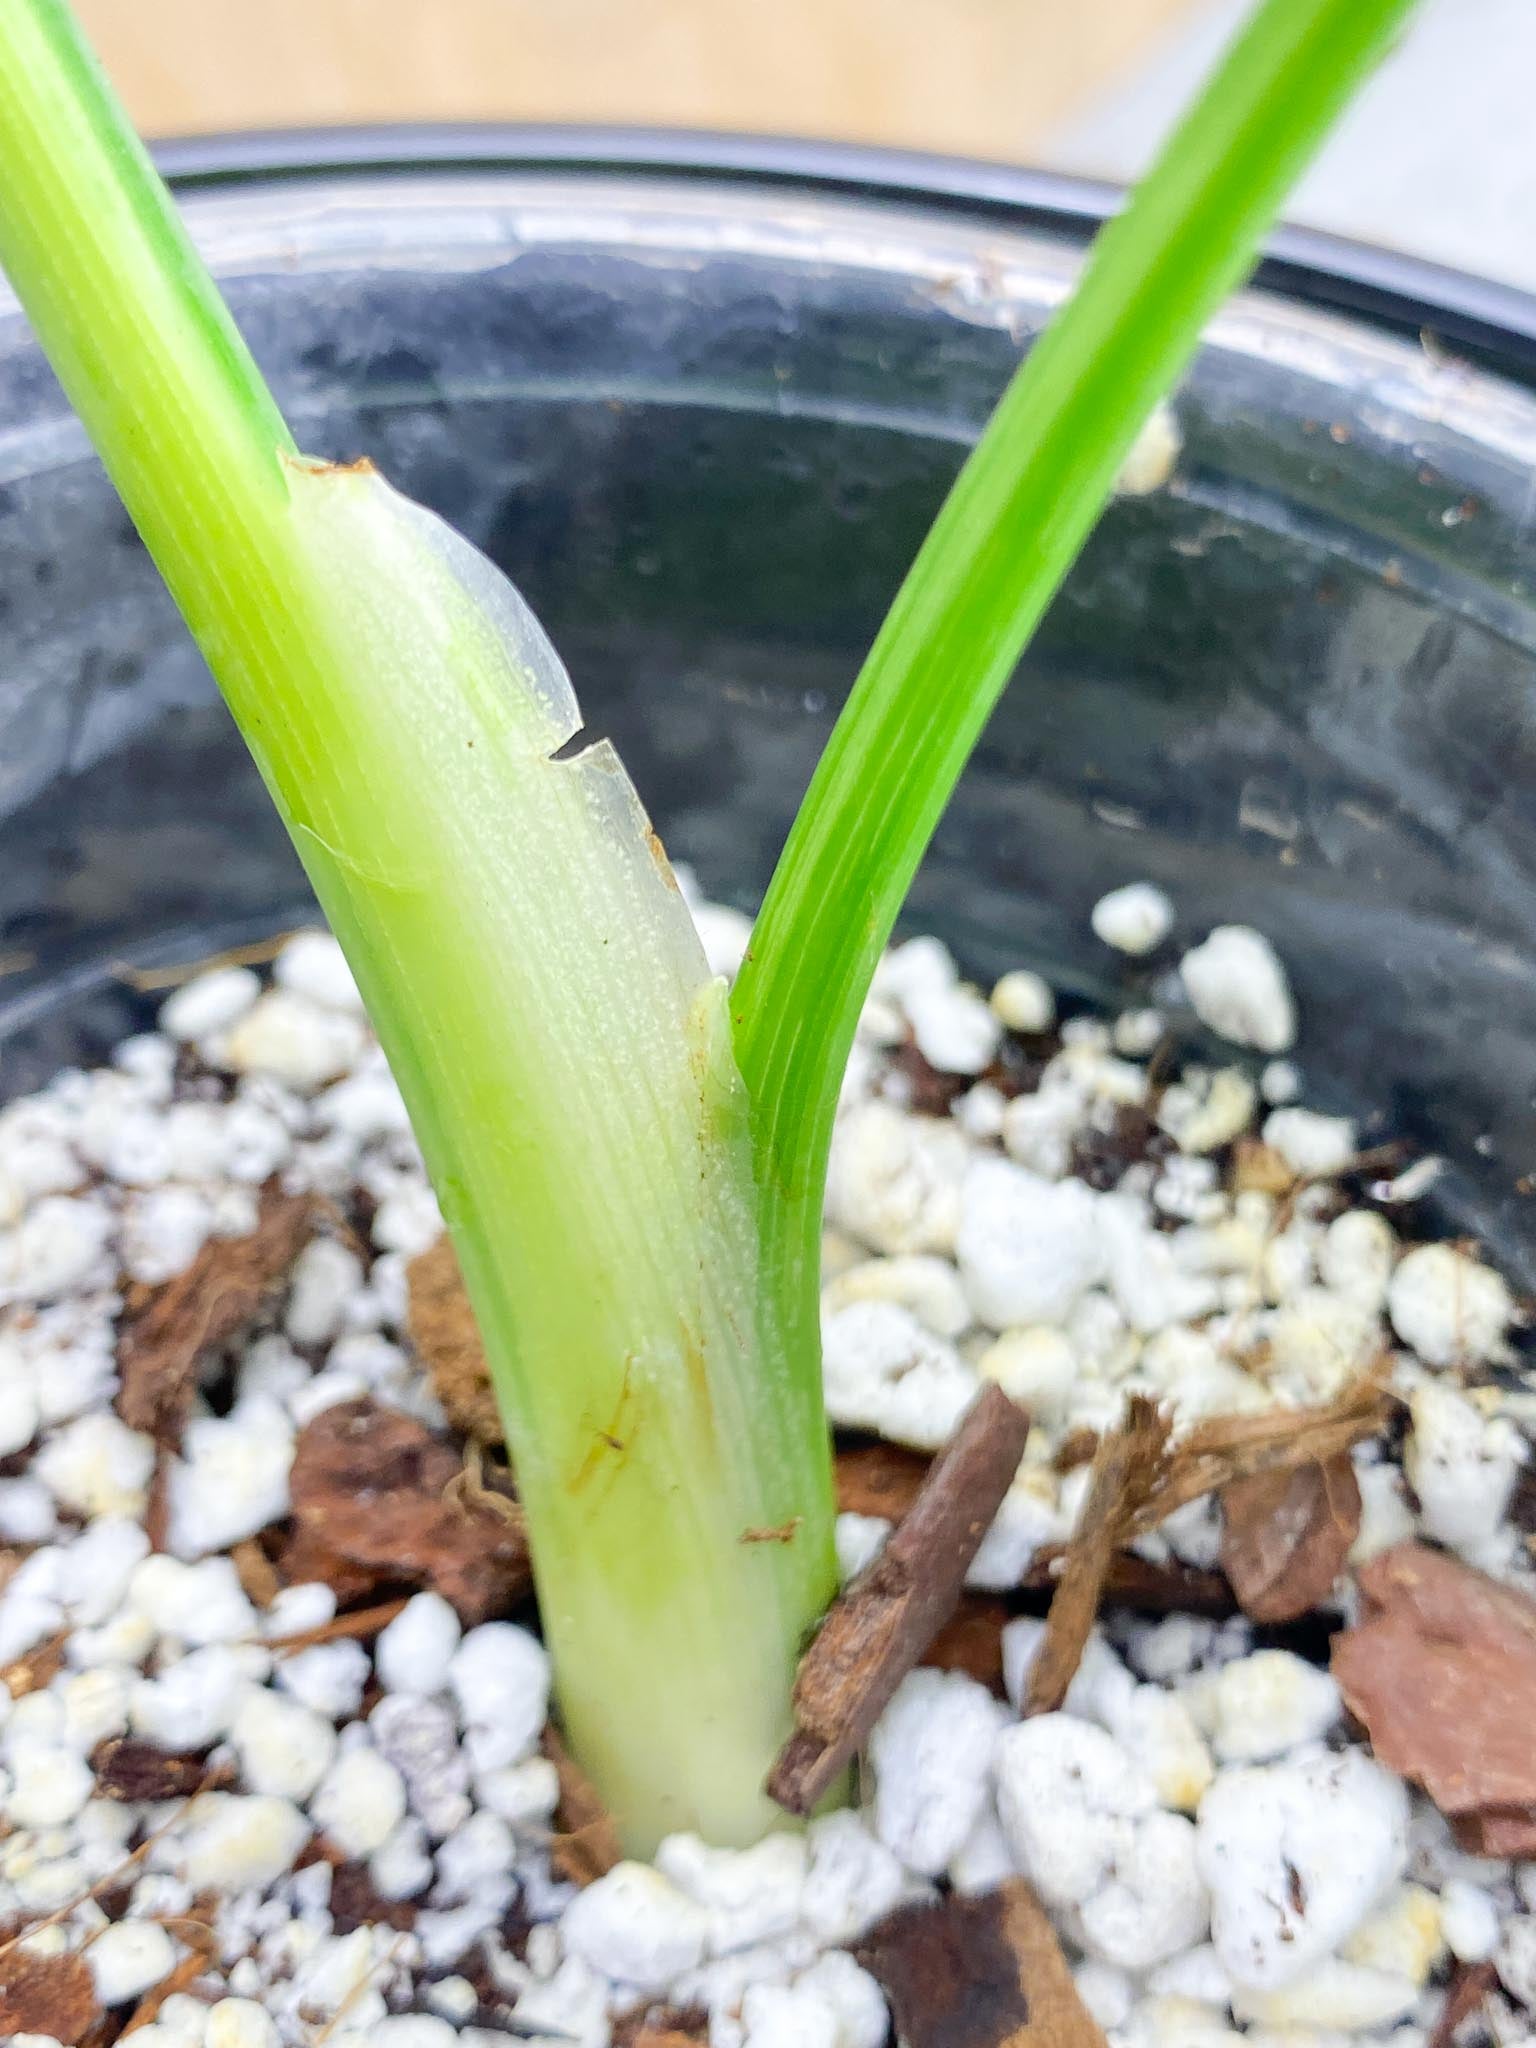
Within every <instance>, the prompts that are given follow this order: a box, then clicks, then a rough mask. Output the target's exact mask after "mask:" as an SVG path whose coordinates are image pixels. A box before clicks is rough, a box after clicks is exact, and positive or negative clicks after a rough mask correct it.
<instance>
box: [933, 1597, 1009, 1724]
mask: <svg viewBox="0 0 1536 2048" xmlns="http://www.w3.org/2000/svg"><path fill="white" fill-rule="evenodd" d="M1012 1619H1013V1610H1012V1608H1011V1607H1009V1605H1008V1603H1007V1601H1006V1600H999V1599H996V1598H994V1597H993V1596H992V1595H990V1594H986V1593H966V1594H964V1595H963V1596H962V1598H961V1601H960V1605H959V1606H958V1607H957V1608H956V1609H955V1611H954V1613H953V1614H952V1615H951V1616H950V1617H949V1620H948V1621H946V1622H945V1624H944V1626H943V1627H942V1628H941V1629H940V1630H939V1632H938V1634H937V1635H936V1636H935V1637H934V1639H933V1641H932V1642H931V1643H930V1644H929V1645H928V1647H927V1649H926V1650H924V1652H923V1654H922V1656H921V1657H920V1658H919V1659H918V1662H919V1663H921V1664H926V1665H928V1666H929V1667H930V1668H931V1669H932V1670H935V1671H963V1672H964V1673H965V1675H966V1677H967V1678H974V1679H975V1680H976V1682H977V1683H978V1684H979V1685H985V1686H987V1687H988V1688H989V1689H990V1690H991V1691H993V1692H995V1693H996V1694H997V1696H998V1698H999V1699H1002V1698H1003V1697H1004V1695H1005V1688H1004V1685H1003V1630H1004V1629H1005V1628H1006V1627H1007V1625H1008V1623H1009V1622H1010V1621H1011V1620H1012Z"/></svg>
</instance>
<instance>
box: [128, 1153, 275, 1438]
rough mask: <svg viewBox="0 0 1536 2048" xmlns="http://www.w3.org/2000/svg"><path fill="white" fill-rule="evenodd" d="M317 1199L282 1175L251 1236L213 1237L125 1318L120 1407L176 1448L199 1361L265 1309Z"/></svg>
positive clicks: (267, 1190) (133, 1425)
mask: <svg viewBox="0 0 1536 2048" xmlns="http://www.w3.org/2000/svg"><path fill="white" fill-rule="evenodd" d="M313 1220H314V1203H313V1200H312V1198H311V1197H310V1196H309V1195H286V1194H284V1193H283V1191H282V1189H281V1188H280V1187H279V1186H278V1185H277V1183H276V1182H275V1181H268V1183H267V1184H266V1186H265V1187H264V1188H263V1189H262V1191H261V1203H260V1207H259V1208H258V1210H257V1217H256V1228H255V1230H254V1231H252V1233H251V1234H250V1236H249V1237H213V1238H210V1239H209V1240H208V1242H207V1244H205V1245H204V1246H203V1249H202V1250H201V1251H200V1252H199V1253H198V1255H197V1257H196V1258H195V1259H194V1260H193V1261H192V1264H191V1265H190V1266H188V1268H187V1270H186V1271H185V1272H184V1273H180V1274H178V1275H177V1277H176V1278H175V1279H174V1280H168V1281H166V1283H165V1285H164V1286H163V1287H157V1288H155V1289H154V1290H153V1292H152V1293H150V1294H149V1296H148V1297H147V1299H146V1300H144V1301H143V1303H142V1304H141V1305H139V1306H137V1307H130V1309H129V1311H128V1313H127V1315H126V1316H125V1318H124V1321H123V1326H122V1330H121V1335H120V1338H119V1342H118V1368H119V1371H120V1374H121V1379H122V1384H121V1386H120V1388H119V1391H118V1396H117V1409H118V1413H119V1414H120V1415H121V1416H122V1418H123V1420H124V1422H126V1423H127V1425H128V1427H129V1428H130V1429H142V1430H145V1431H147V1432H148V1433H149V1434H150V1435H151V1436H153V1437H154V1438H155V1439H156V1441H157V1442H159V1443H161V1444H168V1445H170V1446H171V1447H172V1448H173V1449H174V1448H175V1447H176V1446H177V1445H179V1443H180V1441H181V1432H182V1430H183V1428H184V1427H185V1425H186V1420H187V1416H188V1414H189V1412H190V1410H191V1407H192V1401H193V1397H194V1396H195V1394H196V1392H197V1373H198V1366H199V1364H200V1363H201V1361H202V1359H203V1358H204V1357H205V1356H206V1355H207V1354H208V1353H209V1352H210V1351H217V1350H218V1349H219V1348H220V1347H221V1346H223V1345H225V1344H227V1343H228V1342H229V1340H230V1338H231V1337H233V1336H234V1335H235V1334H236V1332H237V1331H239V1330H241V1329H243V1328H244V1327H245V1325H246V1324H247V1323H248V1322H250V1321H251V1319H252V1318H253V1317H254V1316H255V1315H256V1314H257V1313H258V1312H259V1311H260V1309H261V1307H262V1304H263V1302H264V1301H265V1300H266V1298H267V1295H268V1293H269V1292H270V1291H271V1289H272V1288H273V1287H275V1286H276V1285H277V1283H278V1282H279V1281H280V1280H282V1279H283V1277H284V1276H285V1274H286V1273H287V1272H288V1270H289V1268H290V1267H291V1266H292V1264H293V1262H294V1260H295V1259H296V1258H297V1257H298V1255H299V1253H300V1252H301V1251H302V1250H303V1249H304V1243H305V1240H306V1238H307V1237H308V1236H309V1233H310V1228H311V1225H312V1223H313Z"/></svg>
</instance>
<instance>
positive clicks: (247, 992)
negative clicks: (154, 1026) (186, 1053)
mask: <svg viewBox="0 0 1536 2048" xmlns="http://www.w3.org/2000/svg"><path fill="white" fill-rule="evenodd" d="M260 994H261V982H260V980H259V978H258V977H257V976H256V975H255V974H253V973H252V972H251V970H250V968H249V967H211V968H209V969H208V971H207V972H206V973H204V974H196V975H194V976H193V977H192V979H191V980H190V981H189V982H186V983H184V984H183V986H182V987H180V988H179V989H177V991H176V993H175V994H174V995H173V996H168V997H167V998H166V1000H165V1001H164V1002H163V1003H162V1004H161V1005H160V1015H159V1018H158V1019H157V1022H158V1023H159V1026H160V1029H161V1030H162V1031H163V1032H164V1033H165V1034H166V1036H167V1037H168V1038H175V1039H179V1040H181V1041H182V1042H183V1043H185V1042H187V1041H189V1040H191V1039H195V1038H207V1037H208V1036H209V1034H210V1033H212V1032H215V1031H227V1030H228V1029H229V1028H230V1026H231V1025H232V1024H236V1023H238V1022H239V1020H240V1019H241V1018H242V1017H243V1016H244V1015H245V1013H246V1011H247V1010H249V1009H250V1007H251V1006H252V1004H253V1003H254V1002H255V1001H256V998H257V997H258V996H259V995H260Z"/></svg>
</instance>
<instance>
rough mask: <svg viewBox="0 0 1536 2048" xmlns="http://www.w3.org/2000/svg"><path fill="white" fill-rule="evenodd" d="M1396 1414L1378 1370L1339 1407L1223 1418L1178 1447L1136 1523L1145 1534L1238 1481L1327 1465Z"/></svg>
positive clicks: (1338, 1403) (1331, 1405)
mask: <svg viewBox="0 0 1536 2048" xmlns="http://www.w3.org/2000/svg"><path fill="white" fill-rule="evenodd" d="M1391 1412H1392V1402H1391V1397H1390V1396H1389V1395H1388V1394H1387V1392H1386V1391H1385V1389H1384V1388H1383V1386H1382V1385H1381V1383H1380V1381H1379V1379H1378V1378H1377V1377H1376V1374H1375V1371H1374V1370H1373V1371H1371V1372H1369V1373H1364V1374H1362V1375H1361V1377H1360V1378H1359V1379H1357V1380H1356V1381H1355V1383H1354V1384H1353V1385H1352V1386H1351V1387H1349V1388H1347V1389H1346V1390H1345V1392H1344V1393H1342V1394H1341V1395H1340V1396H1339V1398H1338V1399H1337V1400H1336V1401H1330V1402H1329V1403H1328V1404H1327V1405H1326V1406H1325V1407H1320V1408H1270V1409H1267V1410H1266V1411H1265V1412H1264V1413H1263V1414H1262V1415H1218V1416H1216V1417H1214V1418H1213V1419H1212V1420H1211V1421H1209V1422H1200V1423H1197V1424H1196V1425H1195V1427H1194V1428H1193V1429H1191V1430H1189V1431H1188V1432H1187V1433H1186V1434H1185V1435H1184V1436H1182V1437H1180V1439H1179V1441H1178V1442H1177V1443H1176V1444H1174V1445H1173V1446H1172V1447H1171V1448H1170V1450H1169V1453H1168V1457H1167V1460H1166V1464H1165V1468H1164V1470H1163V1471H1162V1473H1161V1474H1160V1475H1159V1477H1158V1479H1157V1481H1156V1483H1155V1484H1154V1485H1153V1487H1152V1488H1151V1489H1150V1490H1149V1492H1148V1494H1147V1497H1146V1499H1145V1500H1144V1501H1143V1502H1142V1503H1141V1505H1140V1506H1139V1508H1138V1509H1137V1511H1136V1513H1135V1514H1134V1515H1133V1516H1132V1518H1131V1525H1130V1526H1131V1533H1132V1534H1134V1535H1144V1534H1146V1533H1147V1532H1148V1531H1150V1530H1152V1529H1155V1528H1156V1527H1157V1526H1158V1524H1159V1523H1160V1522H1165V1521H1166V1520H1167V1519H1168V1517H1169V1516H1170V1515H1171V1514H1174V1513H1176V1512H1177V1510H1178V1509H1179V1508H1182V1507H1186V1506H1187V1505H1188V1504H1189V1502H1190V1501H1192V1500H1199V1499H1201V1498H1202V1497H1203V1496H1204V1495H1205V1494H1208V1493H1220V1492H1221V1491H1222V1490H1223V1489H1224V1488H1225V1487H1228V1486H1231V1485H1232V1484H1233V1483H1234V1482H1235V1481H1236V1480H1239V1479H1252V1478H1255V1477H1256V1476H1257V1475H1258V1474H1260V1473H1262V1472H1294V1471H1295V1470H1296V1468H1297V1467H1298V1466H1300V1465H1308V1464H1314V1463H1316V1464H1327V1463H1329V1462H1330V1461H1331V1460H1332V1459H1334V1458H1336V1457H1338V1456H1339V1454H1340V1453H1341V1452H1342V1451H1347V1450H1349V1449H1350V1448H1351V1447H1352V1446H1353V1445H1355V1444H1357V1443H1361V1442H1363V1441H1364V1439H1365V1438H1366V1437H1369V1436H1374V1435H1375V1434H1376V1433H1377V1431H1378V1430H1380V1429H1382V1428H1383V1427H1384V1426H1385V1424H1386V1422H1387V1419H1388V1417H1389V1416H1390V1414H1391Z"/></svg>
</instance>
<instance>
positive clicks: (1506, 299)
mask: <svg viewBox="0 0 1536 2048" xmlns="http://www.w3.org/2000/svg"><path fill="white" fill-rule="evenodd" d="M153 153H154V156H155V159H156V161H157V163H158V164H159V166H160V168H161V170H162V171H163V172H164V173H165V175H166V177H167V178H168V179H169V180H170V182H171V184H172V186H173V187H174V188H175V189H176V190H177V191H179V192H186V193H192V192H198V191H206V190H210V189H216V188H218V187H221V186H227V185H231V184H255V183H263V184H265V183H273V184H275V183H283V182H292V181H298V180H302V179H306V178H313V177H326V178H334V177H338V176H343V177H364V176H373V177H378V176H407V175H413V174H419V173H428V174H435V175H441V174H445V173H447V174H452V173H454V172H466V173H470V172H473V173H480V174H483V173H485V172H487V171H508V172H550V171H556V172H558V171H565V172H570V173H588V174H602V175H604V176H609V177H612V176H619V177H624V176H626V175H628V176H649V177H655V176H657V175H662V176H667V177H674V178H679V179H684V180H688V181H698V182H701V183H709V182H713V183H722V182H723V183H729V184H741V185H750V186H756V187H758V188H767V189H770V190H771V189H773V188H775V187H781V188H786V189H790V190H794V191H799V192H817V193H823V194H834V195H839V196H842V197H846V198H855V199H862V200H865V201H867V202H870V203H873V204H892V203H901V204H904V205H909V206H910V205H913V204H917V205H922V206H928V207H933V208H936V209H939V210H942V211H950V212H956V213H962V214H966V215H970V216H972V217H976V216H981V217H984V218H988V219H992V220H996V221H1000V222H1003V223H1006V224H1008V225H1010V226H1013V227H1028V228H1035V229H1044V230H1046V231H1048V232H1051V233H1053V234H1057V235H1059V236H1062V237H1063V238H1065V239H1067V240H1070V241H1075V242H1079V243H1083V242H1086V241H1088V240H1089V239H1090V237H1091V236H1092V235H1093V233H1094V232H1095V230H1096V229H1097V228H1098V227H1099V226H1101V225H1102V223H1103V222H1104V221H1105V220H1107V219H1108V218H1109V217H1110V215H1111V214H1113V213H1115V212H1116V211H1118V209H1119V207H1120V206H1121V205H1122V203H1123V201H1124V197H1125V187H1124V186H1121V185H1116V184H1111V183H1107V182H1103V181H1100V180H1097V179H1092V178H1082V177H1077V176H1072V175H1068V174H1065V173H1062V172H1057V171H1048V170H1036V169H1030V168H1028V167H1026V166H1021V165H1012V164H1006V163H999V162H988V161H985V160H983V159H980V158H970V157H959V156H943V155H938V154H934V153H929V152H927V151H923V150H915V149H896V148H887V147H885V146H883V145H878V144H867V143H858V142H826V141H819V140H815V139H813V138H809V137H795V136H775V135H755V134H730V133H726V132H722V131H715V130H710V129H691V128H647V127H638V126H636V127H630V126H617V125H607V124H601V123H593V124H583V123H542V122H527V123H520V122H471V121H466V122H419V123H415V122H399V123H389V124H379V125H361V126H355V127H323V128H292V129H286V128H274V129H256V130H248V131H242V132H231V133H227V134H214V135H204V136H189V137H184V138H176V139H171V140H167V141H164V142H160V143H157V144H156V145H155V146H154V151H153ZM1254 283H1255V284H1257V285H1258V286H1259V287H1261V288H1262V289H1265V290H1269V291H1274V292H1279V293H1283V294H1285V295H1286V296H1288V297H1290V298H1292V299H1296V300H1300V301H1302V302H1303V303H1306V304H1308V305H1312V306H1316V307H1320V308H1323V309H1326V310H1328V311H1331V312H1335V313H1343V314H1346V315H1351V316H1353V317H1355V318H1357V319H1364V320H1367V321H1369V322H1370V323H1371V324H1373V325H1375V326H1377V327H1382V328H1387V329H1390V330H1393V331H1396V332H1398V333H1402V334H1408V335H1415V334H1418V335H1421V336H1424V337H1426V338H1428V337H1433V339H1434V341H1436V342H1438V343H1441V344H1444V345H1447V346H1449V347H1451V348H1453V349H1455V350H1457V351H1459V352H1462V353H1464V354H1466V355H1469V356H1471V357H1472V358H1473V359H1474V360H1476V361H1477V362H1479V363H1480V364H1481V365H1482V366H1483V367H1485V368H1488V369H1491V370H1494V371H1496V372H1498V373H1499V374H1500V375H1502V376H1505V377H1511V378H1514V379H1516V380H1517V381H1519V382H1521V383H1525V384H1530V385H1533V386H1536V293H1531V292H1525V291H1522V290H1520V289H1519V288H1518V287H1517V286H1514V285H1506V284H1501V283H1499V282H1497V281H1496V280H1494V279H1491V278H1484V277H1478V276H1475V275H1473V274H1472V273H1470V272H1464V271H1459V270H1453V269H1450V268H1448V267H1446V266H1445V265H1442V264H1438V263H1431V262H1427V261H1425V260H1423V259H1422V258H1420V257H1417V256H1411V255H1407V254H1405V253H1403V252H1401V251H1398V250H1393V249H1384V248H1380V247H1377V246H1374V245H1372V244H1370V243H1366V242H1356V241H1350V240H1348V239H1346V238H1345V237H1343V236H1340V235H1332V234H1325V233H1323V232H1322V231H1320V230H1318V229H1314V228H1305V227H1294V226H1282V227H1279V228H1277V229H1276V230H1275V232H1274V233H1273V234H1272V235H1271V236H1270V237H1269V239H1268V242H1267V243H1266V253H1265V255H1264V257H1263V260H1262V261H1261V263H1260V265H1259V268H1258V271H1257V273H1256V275H1255V278H1254Z"/></svg>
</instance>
